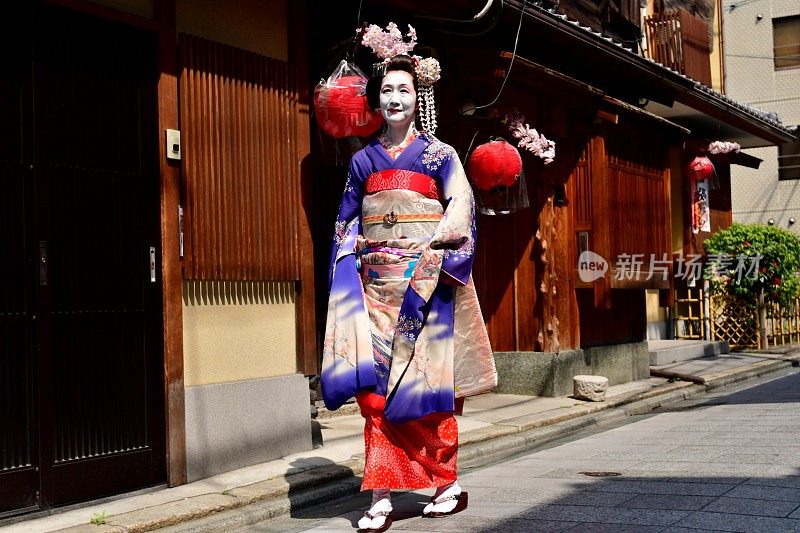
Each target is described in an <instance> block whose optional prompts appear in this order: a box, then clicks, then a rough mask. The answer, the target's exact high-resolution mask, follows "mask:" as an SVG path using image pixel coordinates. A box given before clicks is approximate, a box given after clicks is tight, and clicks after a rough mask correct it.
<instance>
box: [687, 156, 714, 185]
mask: <svg viewBox="0 0 800 533" xmlns="http://www.w3.org/2000/svg"><path fill="white" fill-rule="evenodd" d="M713 173H714V163H712V162H711V160H710V159H709V158H707V157H705V156H703V157H695V158H694V159H692V162H691V163H689V177H690V178H692V179H694V180H698V181H699V180H705V179H708V178H710V177H711V175H712V174H713Z"/></svg>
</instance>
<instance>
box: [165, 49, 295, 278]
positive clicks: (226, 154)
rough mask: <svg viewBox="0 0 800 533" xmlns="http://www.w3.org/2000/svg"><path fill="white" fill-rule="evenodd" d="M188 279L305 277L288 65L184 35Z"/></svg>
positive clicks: (182, 92)
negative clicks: (299, 232) (299, 240)
mask: <svg viewBox="0 0 800 533" xmlns="http://www.w3.org/2000/svg"><path fill="white" fill-rule="evenodd" d="M179 48H180V62H181V73H180V110H181V135H182V138H181V140H182V143H183V150H184V151H183V179H182V185H183V193H184V207H185V218H184V231H185V255H184V276H185V278H186V279H210V280H212V279H236V280H267V279H273V280H296V279H299V277H300V276H299V265H300V257H299V251H298V249H299V247H298V242H297V240H298V215H297V211H298V209H299V205H300V180H299V163H298V160H297V157H298V152H297V146H296V137H297V122H296V105H295V104H296V102H295V85H294V80H293V75H292V71H291V69H290V68H289V65H288V64H287V63H286V62H283V61H277V60H274V59H270V58H266V57H262V56H259V55H256V54H254V53H251V52H247V51H244V50H239V49H236V48H233V47H230V46H225V45H222V44H218V43H214V42H211V41H208V40H205V39H200V38H197V37H192V36H189V35H181V36H180V41H179Z"/></svg>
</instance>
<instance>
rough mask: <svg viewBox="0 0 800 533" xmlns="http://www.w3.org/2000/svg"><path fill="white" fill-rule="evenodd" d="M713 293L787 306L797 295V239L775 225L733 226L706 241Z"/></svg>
mask: <svg viewBox="0 0 800 533" xmlns="http://www.w3.org/2000/svg"><path fill="white" fill-rule="evenodd" d="M704 245H705V248H706V252H707V253H708V256H709V264H708V266H707V267H706V271H705V278H706V279H708V280H709V281H710V284H711V290H712V292H714V293H720V292H727V293H728V294H732V295H734V296H737V297H739V298H742V299H745V300H752V299H754V298H759V297H760V296H762V295H763V296H764V299H765V300H767V299H769V300H772V301H775V302H780V303H782V304H789V303H790V302H792V301H793V300H794V299H795V298H796V297H797V296H798V295H800V237H798V236H797V235H795V234H793V233H791V232H789V231H786V230H784V229H781V228H776V227H775V226H765V225H763V224H733V225H732V226H731V227H729V228H727V229H724V230H720V231H718V232H716V233H715V234H714V235H712V236H711V237H709V238H708V239H706V241H705V243H704Z"/></svg>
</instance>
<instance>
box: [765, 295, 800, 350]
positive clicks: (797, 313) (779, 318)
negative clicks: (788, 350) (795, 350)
mask: <svg viewBox="0 0 800 533" xmlns="http://www.w3.org/2000/svg"><path fill="white" fill-rule="evenodd" d="M766 308H767V309H766V316H767V327H766V330H767V346H768V347H769V346H782V345H784V344H797V343H800V298H797V299H795V301H794V304H792V305H784V306H780V305H778V304H776V303H768V304H767V305H766Z"/></svg>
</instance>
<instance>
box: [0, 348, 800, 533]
mask: <svg viewBox="0 0 800 533" xmlns="http://www.w3.org/2000/svg"><path fill="white" fill-rule="evenodd" d="M799 357H800V354H798V353H794V354H784V355H768V354H766V355H757V354H755V355H747V356H742V355H741V354H730V355H729V356H727V357H723V356H717V357H716V358H709V359H713V360H710V361H706V362H702V360H698V361H701V362H700V363H699V364H701V365H704V366H703V367H702V368H699V369H698V368H694V369H692V368H691V367H689V366H675V367H672V368H671V370H672V371H673V372H674V373H679V374H681V375H684V376H685V377H686V380H683V379H681V380H677V381H676V380H675V379H674V378H672V379H669V378H664V377H654V378H651V379H650V380H644V381H639V382H632V383H627V384H624V385H618V386H613V387H610V388H609V391H608V396H607V398H606V400H605V401H604V402H598V403H592V402H581V401H578V400H574V399H572V398H570V397H559V398H541V397H531V396H517V395H503V394H486V395H481V396H478V397H474V398H470V399H468V400H467V403H466V406H465V409H464V416H462V417H459V426H460V427H459V439H460V443H461V449H460V459H461V461H462V462H469V461H471V460H473V459H480V458H485V457H490V456H497V455H498V454H507V453H512V452H514V451H518V450H525V449H530V447H531V446H533V445H539V444H541V443H544V442H548V441H552V440H554V439H557V438H560V437H563V436H564V435H565V434H569V433H571V432H574V431H576V430H580V429H581V428H587V427H595V426H596V425H597V424H600V423H603V422H607V421H610V420H621V419H624V418H626V417H628V416H629V415H631V414H636V413H646V412H649V411H650V410H652V409H653V408H656V407H659V406H664V405H668V404H670V403H674V402H677V401H680V400H683V399H684V398H688V397H693V396H696V395H702V394H704V393H705V392H706V391H707V390H711V389H714V388H716V387H723V386H726V385H729V384H731V383H735V382H737V381H740V380H743V379H752V378H755V377H758V376H760V375H764V374H768V373H771V372H776V371H779V370H781V369H787V368H790V367H791V366H790V365H791V364H796V362H795V363H793V360H796V359H797V358H799ZM681 364H682V365H692V364H698V363H696V362H692V361H687V362H684V363H681ZM690 371H698V372H700V373H699V374H697V375H689V374H688V373H689V372H690ZM353 413H355V411H353ZM320 423H321V427H322V435H323V438H324V443H325V444H324V446H322V447H319V448H317V449H314V450H311V451H308V452H305V453H301V454H295V455H292V456H289V457H285V458H283V459H281V460H277V461H271V462H269V463H264V464H260V465H255V466H252V467H248V468H243V469H240V470H236V471H233V472H228V473H225V474H221V475H219V476H215V477H212V478H209V479H204V480H201V481H198V482H195V483H191V484H188V485H183V486H180V487H175V488H170V489H167V488H156V489H155V490H152V489H151V490H149V491H142V492H141V493H140V494H136V495H129V496H128V497H118V498H115V499H110V500H109V501H106V502H98V503H94V504H91V505H87V504H83V505H79V506H76V508H73V509H59V510H58V512H57V513H56V514H53V515H51V516H44V517H28V519H26V520H25V521H22V522H19V523H15V524H9V525H7V526H6V527H0V531H3V532H4V533H17V532H23V531H24V532H37V531H56V530H66V531H73V532H83V531H87V532H92V533H95V532H96V533H101V532H105V531H149V530H153V529H156V528H161V527H168V526H175V527H176V528H178V529H180V527H181V526H180V525H178V526H176V524H182V523H185V522H190V521H192V520H197V519H205V520H206V521H208V518H205V517H209V516H213V517H218V521H217V522H218V524H219V528H218V530H220V531H225V530H230V527H229V525H230V523H237V524H239V525H243V524H247V523H254V522H257V521H259V520H263V519H266V518H272V517H275V516H279V515H281V514H288V513H290V512H292V513H294V512H297V510H299V509H301V508H304V507H308V506H311V505H315V504H317V503H319V502H321V501H330V500H331V499H334V498H338V497H341V496H343V495H347V494H354V493H357V492H358V479H357V478H356V477H354V476H358V475H359V474H360V472H361V470H362V469H363V436H362V432H363V419H362V418H361V416H360V415H358V414H350V415H345V416H337V417H331V418H325V417H324V415H323V417H321V418H320ZM102 512H105V513H106V514H107V515H108V516H109V518H108V519H107V523H106V524H105V525H103V526H89V525H88V522H89V520H90V519H91V518H92V516H93V515H94V514H95V513H102ZM226 520H227V521H228V522H226ZM231 521H232V522H231ZM225 524H227V525H225ZM187 527H188V528H189V529H191V527H192V526H191V525H188V526H187ZM209 527H211V526H209ZM213 527H217V526H213Z"/></svg>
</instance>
